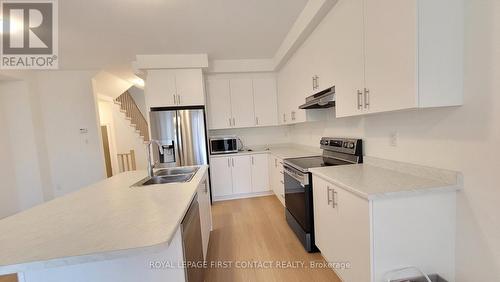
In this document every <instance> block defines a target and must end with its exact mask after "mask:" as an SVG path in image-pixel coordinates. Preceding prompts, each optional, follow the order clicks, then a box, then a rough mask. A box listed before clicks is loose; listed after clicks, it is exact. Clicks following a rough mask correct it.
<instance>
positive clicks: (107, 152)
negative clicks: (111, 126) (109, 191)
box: [101, 125, 113, 178]
mask: <svg viewBox="0 0 500 282" xmlns="http://www.w3.org/2000/svg"><path fill="white" fill-rule="evenodd" d="M101 134H102V147H103V149H104V163H105V166H106V176H107V177H108V178H109V177H111V176H113V167H112V166H111V152H110V150H109V136H108V126H107V125H101Z"/></svg>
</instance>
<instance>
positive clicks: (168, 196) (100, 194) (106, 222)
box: [0, 166, 208, 273]
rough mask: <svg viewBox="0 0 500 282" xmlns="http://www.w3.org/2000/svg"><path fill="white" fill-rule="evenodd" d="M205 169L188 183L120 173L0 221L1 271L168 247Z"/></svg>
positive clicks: (201, 168) (202, 167) (139, 172)
mask: <svg viewBox="0 0 500 282" xmlns="http://www.w3.org/2000/svg"><path fill="white" fill-rule="evenodd" d="M207 168H208V167H207V166H201V167H200V169H199V170H198V172H197V173H196V175H195V176H194V177H193V179H192V180H191V181H190V182H187V183H172V184H163V185H152V186H147V187H134V188H131V187H130V186H131V185H133V184H134V183H136V182H137V181H139V180H141V179H143V178H144V177H146V175H147V173H146V171H131V172H125V173H121V174H119V175H116V176H113V177H111V178H108V179H106V180H103V181H101V182H98V183H95V184H93V185H91V186H89V187H86V188H83V189H81V190H79V191H77V192H74V193H71V194H68V195H66V196H63V197H60V198H56V199H54V200H52V201H49V202H47V203H44V204H41V205H39V206H36V207H34V208H31V209H29V210H26V211H24V212H21V213H18V214H15V215H13V216H10V217H7V218H5V219H2V220H0V250H1V251H0V273H2V272H4V273H5V272H9V271H12V270H14V271H17V270H20V269H22V268H20V267H19V266H22V265H24V264H32V263H40V262H42V263H43V264H44V265H45V266H47V265H49V264H51V265H61V264H69V263H75V262H73V261H77V262H78V261H80V262H86V261H93V260H101V259H109V258H113V257H120V256H126V255H130V254H131V253H140V252H144V251H152V250H154V249H156V248H159V247H162V248H165V247H168V245H169V243H170V241H171V240H172V237H173V236H174V234H175V232H176V230H177V229H178V227H179V225H180V223H181V221H182V219H183V217H184V214H185V213H186V211H187V209H188V208H189V205H190V203H191V201H192V199H193V197H194V195H195V193H196V190H197V187H198V186H199V184H200V183H201V181H203V179H204V178H205V176H206V172H207ZM68 260H71V261H68Z"/></svg>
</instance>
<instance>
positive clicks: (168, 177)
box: [132, 167, 199, 187]
mask: <svg viewBox="0 0 500 282" xmlns="http://www.w3.org/2000/svg"><path fill="white" fill-rule="evenodd" d="M198 169H199V167H174V168H166V169H160V170H157V171H155V172H154V175H153V177H149V176H148V177H146V178H144V179H142V180H141V181H139V182H137V183H136V184H134V185H132V187H142V186H149V185H155V184H167V183H184V182H189V181H191V179H193V177H194V175H195V174H196V172H197V171H198Z"/></svg>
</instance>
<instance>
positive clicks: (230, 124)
mask: <svg viewBox="0 0 500 282" xmlns="http://www.w3.org/2000/svg"><path fill="white" fill-rule="evenodd" d="M228 120H229V126H230V127H231V126H233V124H232V123H231V118H228Z"/></svg>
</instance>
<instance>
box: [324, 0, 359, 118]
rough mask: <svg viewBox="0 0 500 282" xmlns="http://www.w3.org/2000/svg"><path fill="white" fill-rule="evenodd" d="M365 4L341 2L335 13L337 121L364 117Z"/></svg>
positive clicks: (333, 50)
mask: <svg viewBox="0 0 500 282" xmlns="http://www.w3.org/2000/svg"><path fill="white" fill-rule="evenodd" d="M363 1H364V0H350V1H339V2H338V3H337V5H336V6H335V9H334V10H333V11H332V12H333V13H335V18H334V20H335V22H334V23H333V24H332V29H333V30H332V34H334V36H333V38H335V44H333V45H332V46H331V47H332V50H331V53H332V55H333V56H332V66H335V68H337V69H338V71H336V72H335V76H336V77H335V92H336V99H337V100H336V107H335V109H336V115H337V117H345V116H355V115H361V114H363V113H364V105H363V90H364V83H365V82H364V57H363V56H364V55H363V52H364V51H363V44H364V39H363V30H364V26H363ZM346 27H349V28H346Z"/></svg>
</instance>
